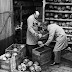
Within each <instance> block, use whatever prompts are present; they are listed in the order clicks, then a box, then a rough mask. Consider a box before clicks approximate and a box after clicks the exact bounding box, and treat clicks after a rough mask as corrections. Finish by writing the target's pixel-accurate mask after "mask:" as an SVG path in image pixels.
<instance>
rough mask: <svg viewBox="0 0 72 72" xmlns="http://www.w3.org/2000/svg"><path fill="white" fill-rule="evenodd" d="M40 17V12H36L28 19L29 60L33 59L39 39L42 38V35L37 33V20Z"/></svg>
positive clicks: (27, 41) (27, 42)
mask: <svg viewBox="0 0 72 72" xmlns="http://www.w3.org/2000/svg"><path fill="white" fill-rule="evenodd" d="M38 16H39V12H38V11H35V13H34V14H32V15H30V16H29V17H28V19H27V39H26V44H27V56H28V57H29V59H31V58H32V49H33V48H36V47H37V42H38V38H41V36H42V34H38V33H37V30H38V28H37V25H38V23H39V22H38V21H37V18H38Z"/></svg>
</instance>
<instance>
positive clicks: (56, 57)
mask: <svg viewBox="0 0 72 72" xmlns="http://www.w3.org/2000/svg"><path fill="white" fill-rule="evenodd" d="M60 60H61V51H54V61H55V62H56V63H60Z"/></svg>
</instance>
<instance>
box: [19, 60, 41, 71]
mask: <svg viewBox="0 0 72 72" xmlns="http://www.w3.org/2000/svg"><path fill="white" fill-rule="evenodd" d="M18 71H19V72H26V71H27V72H41V67H40V66H39V63H38V62H37V61H36V62H32V61H30V60H29V59H24V61H23V63H21V64H20V65H18Z"/></svg>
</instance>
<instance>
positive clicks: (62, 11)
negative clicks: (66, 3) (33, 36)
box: [45, 10, 72, 13]
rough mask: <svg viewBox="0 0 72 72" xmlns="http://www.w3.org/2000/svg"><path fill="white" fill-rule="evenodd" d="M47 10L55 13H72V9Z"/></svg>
mask: <svg viewBox="0 0 72 72" xmlns="http://www.w3.org/2000/svg"><path fill="white" fill-rule="evenodd" d="M45 12H53V13H72V11H56V10H45Z"/></svg>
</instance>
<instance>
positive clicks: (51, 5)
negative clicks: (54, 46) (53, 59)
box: [43, 0, 72, 44]
mask: <svg viewBox="0 0 72 72" xmlns="http://www.w3.org/2000/svg"><path fill="white" fill-rule="evenodd" d="M56 6H57V7H56ZM71 14H72V3H62V2H57V3H55V2H46V0H43V20H44V21H48V22H49V23H53V22H56V23H57V24H59V26H61V27H62V28H63V29H64V30H65V32H66V34H67V39H68V43H69V44H72V27H71V26H72V25H71V22H72V17H71V16H72V15H71ZM64 16H65V17H64ZM64 24H66V25H64ZM52 42H56V41H52Z"/></svg>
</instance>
